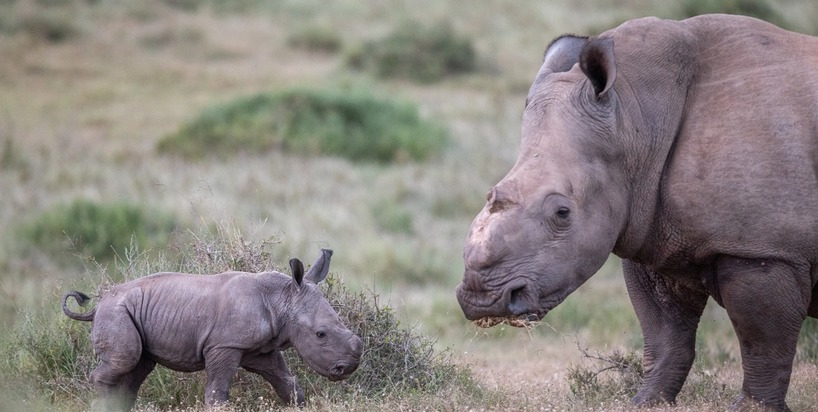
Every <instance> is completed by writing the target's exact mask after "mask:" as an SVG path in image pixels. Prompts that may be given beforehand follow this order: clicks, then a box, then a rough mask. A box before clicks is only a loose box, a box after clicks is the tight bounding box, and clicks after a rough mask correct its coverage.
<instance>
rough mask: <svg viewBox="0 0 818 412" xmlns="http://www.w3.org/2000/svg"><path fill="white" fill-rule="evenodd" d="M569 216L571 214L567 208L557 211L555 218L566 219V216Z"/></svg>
mask: <svg viewBox="0 0 818 412" xmlns="http://www.w3.org/2000/svg"><path fill="white" fill-rule="evenodd" d="M570 214H571V210H569V209H568V208H567V207H561V208H559V209H557V216H559V217H560V218H562V219H565V218H567V217H568V215H570Z"/></svg>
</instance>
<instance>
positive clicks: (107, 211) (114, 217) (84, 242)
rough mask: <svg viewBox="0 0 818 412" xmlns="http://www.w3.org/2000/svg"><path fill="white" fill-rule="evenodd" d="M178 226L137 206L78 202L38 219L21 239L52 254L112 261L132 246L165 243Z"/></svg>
mask: <svg viewBox="0 0 818 412" xmlns="http://www.w3.org/2000/svg"><path fill="white" fill-rule="evenodd" d="M175 227H176V223H175V221H174V219H173V218H172V217H170V216H168V215H164V214H161V213H155V212H153V211H146V210H143V209H141V208H140V207H138V206H135V205H131V204H127V203H96V202H92V201H88V200H76V201H74V202H73V203H71V204H68V205H58V206H56V207H54V208H53V209H51V210H49V211H46V212H44V213H42V214H41V215H39V216H36V217H34V218H33V219H31V220H30V221H28V222H27V223H25V224H24V225H23V226H22V227H21V229H20V237H21V238H22V239H24V240H26V241H27V242H29V243H30V244H32V245H33V246H35V247H38V248H41V249H44V250H46V251H48V252H51V253H55V254H59V253H62V252H67V251H75V252H79V253H80V254H82V255H83V256H88V257H91V258H94V259H96V260H108V259H111V258H113V257H115V256H117V255H119V256H122V255H123V254H124V252H125V251H126V249H128V248H129V247H130V246H132V245H133V246H136V247H139V248H140V249H141V248H146V247H151V246H154V245H157V244H161V243H163V242H165V241H166V240H167V238H168V237H169V236H170V234H171V233H172V232H173V231H174V230H175Z"/></svg>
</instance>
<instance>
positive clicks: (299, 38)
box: [287, 26, 343, 53]
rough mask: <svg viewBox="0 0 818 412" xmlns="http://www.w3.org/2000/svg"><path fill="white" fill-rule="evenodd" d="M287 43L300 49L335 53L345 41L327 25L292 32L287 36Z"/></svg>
mask: <svg viewBox="0 0 818 412" xmlns="http://www.w3.org/2000/svg"><path fill="white" fill-rule="evenodd" d="M287 44H289V45H290V46H291V47H295V48H298V49H304V50H309V51H315V52H324V53H335V52H337V51H338V50H340V49H341V46H342V45H343V42H342V41H341V37H340V36H339V35H338V33H336V32H335V31H332V30H330V29H328V28H326V27H319V26H311V27H305V28H302V29H301V30H299V31H297V32H295V33H292V34H291V35H290V36H289V37H288V38H287Z"/></svg>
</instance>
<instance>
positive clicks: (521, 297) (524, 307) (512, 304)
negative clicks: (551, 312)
mask: <svg viewBox="0 0 818 412" xmlns="http://www.w3.org/2000/svg"><path fill="white" fill-rule="evenodd" d="M525 294H526V288H525V286H519V287H516V288H513V289H511V293H510V296H509V300H508V310H509V312H511V313H512V314H513V315H522V314H525V313H529V312H531V310H530V308H529V307H528V303H527V302H526V299H525Z"/></svg>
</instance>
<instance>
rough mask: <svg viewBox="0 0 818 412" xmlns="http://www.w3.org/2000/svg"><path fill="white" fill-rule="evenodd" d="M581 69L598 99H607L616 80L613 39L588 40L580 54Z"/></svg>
mask: <svg viewBox="0 0 818 412" xmlns="http://www.w3.org/2000/svg"><path fill="white" fill-rule="evenodd" d="M579 67H580V68H581V69H582V72H583V73H585V76H586V77H588V80H590V81H591V84H592V85H593V86H594V92H595V93H596V97H597V98H600V99H601V98H603V97H605V93H607V92H608V90H610V88H611V87H612V86H613V83H614V80H616V61H615V59H614V41H613V39H612V38H610V37H604V38H599V37H597V38H594V39H591V40H588V43H586V44H585V46H584V47H583V48H582V51H581V52H580V55H579Z"/></svg>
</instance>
